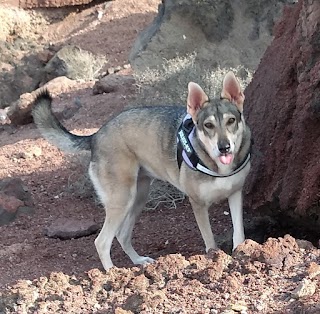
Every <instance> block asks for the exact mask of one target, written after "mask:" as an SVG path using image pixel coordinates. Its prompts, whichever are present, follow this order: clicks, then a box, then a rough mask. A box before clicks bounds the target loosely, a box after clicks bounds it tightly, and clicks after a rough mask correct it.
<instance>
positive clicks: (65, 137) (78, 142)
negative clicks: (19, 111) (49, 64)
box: [32, 90, 92, 153]
mask: <svg viewBox="0 0 320 314" xmlns="http://www.w3.org/2000/svg"><path fill="white" fill-rule="evenodd" d="M51 102H52V97H51V96H50V94H49V92H48V91H47V90H43V91H42V92H41V93H39V95H38V96H37V98H36V100H35V101H34V106H33V110H32V115H33V120H34V122H35V124H36V126H37V127H38V129H39V131H40V133H41V135H42V136H43V137H44V138H45V139H46V140H47V141H48V142H50V143H51V144H53V145H55V146H57V147H58V148H60V149H61V150H63V151H65V152H70V153H74V152H77V151H81V150H91V138H92V135H89V136H79V135H75V134H72V133H70V132H69V131H68V130H67V129H66V128H65V127H64V126H63V125H62V124H61V123H60V121H59V120H58V119H57V118H56V116H55V115H54V114H53V112H52V109H51Z"/></svg>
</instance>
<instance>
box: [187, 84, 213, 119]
mask: <svg viewBox="0 0 320 314" xmlns="http://www.w3.org/2000/svg"><path fill="white" fill-rule="evenodd" d="M208 101H209V97H208V96H207V95H206V93H205V92H204V91H203V89H202V88H201V87H200V86H199V85H198V84H197V83H194V82H190V83H189V84H188V99H187V106H188V107H187V111H188V113H189V114H190V115H191V117H192V120H193V121H195V120H196V116H197V113H198V111H199V110H200V109H201V108H202V107H203V106H204V105H205V103H206V102H208Z"/></svg>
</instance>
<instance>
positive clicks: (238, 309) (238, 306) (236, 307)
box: [231, 302, 248, 312]
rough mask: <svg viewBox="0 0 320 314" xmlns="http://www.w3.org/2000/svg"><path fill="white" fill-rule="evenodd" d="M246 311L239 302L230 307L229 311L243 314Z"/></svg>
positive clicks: (244, 306)
mask: <svg viewBox="0 0 320 314" xmlns="http://www.w3.org/2000/svg"><path fill="white" fill-rule="evenodd" d="M247 309H248V308H247V306H246V305H245V304H244V303H241V302H239V303H236V304H232V305H231V310H233V311H235V312H243V311H247Z"/></svg>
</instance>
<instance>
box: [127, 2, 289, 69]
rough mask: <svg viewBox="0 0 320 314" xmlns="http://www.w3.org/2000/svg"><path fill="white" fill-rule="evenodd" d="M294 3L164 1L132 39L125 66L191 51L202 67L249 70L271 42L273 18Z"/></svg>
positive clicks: (154, 63) (144, 64) (139, 65)
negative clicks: (242, 68) (151, 19)
mask: <svg viewBox="0 0 320 314" xmlns="http://www.w3.org/2000/svg"><path fill="white" fill-rule="evenodd" d="M292 2H294V0H259V1H257V0H239V1H231V0H204V1H198V0H181V1H175V0H166V1H163V3H162V4H160V5H159V13H158V15H157V17H156V18H155V20H154V21H153V23H152V24H151V25H150V26H149V27H148V28H147V29H146V30H144V31H143V32H142V33H141V34H140V35H139V36H138V38H137V40H136V42H135V44H134V47H133V48H132V51H131V54H130V58H129V59H130V62H131V65H132V66H133V67H134V68H139V70H141V69H144V68H146V67H151V68H152V67H157V66H158V65H161V64H162V63H163V60H167V59H173V58H175V57H176V56H177V55H180V56H184V55H187V54H190V53H193V52H196V54H197V61H198V62H202V63H204V64H206V68H210V69H213V68H217V67H218V66H219V67H237V66H240V65H241V66H243V67H245V68H249V69H255V68H256V67H257V65H258V63H259V60H260V58H261V56H262V55H263V53H264V51H265V49H266V48H267V46H268V44H269V43H270V42H271V40H272V38H273V37H272V28H273V25H274V21H275V19H277V18H278V17H279V16H280V15H281V12H282V8H283V5H284V4H286V3H292Z"/></svg>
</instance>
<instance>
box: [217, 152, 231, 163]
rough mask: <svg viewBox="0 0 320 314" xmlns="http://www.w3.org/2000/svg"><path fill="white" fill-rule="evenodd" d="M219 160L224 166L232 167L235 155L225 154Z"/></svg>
mask: <svg viewBox="0 0 320 314" xmlns="http://www.w3.org/2000/svg"><path fill="white" fill-rule="evenodd" d="M219 160H220V162H221V163H222V164H224V165H230V164H231V163H232V161H233V154H223V155H220V156H219Z"/></svg>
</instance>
